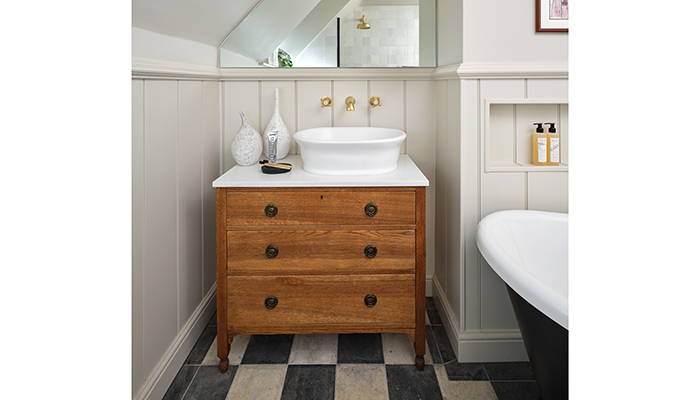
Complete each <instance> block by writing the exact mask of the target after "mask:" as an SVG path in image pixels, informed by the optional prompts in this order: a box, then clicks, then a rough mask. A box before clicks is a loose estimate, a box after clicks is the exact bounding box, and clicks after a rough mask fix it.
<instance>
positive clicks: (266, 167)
mask: <svg viewBox="0 0 700 400" xmlns="http://www.w3.org/2000/svg"><path fill="white" fill-rule="evenodd" d="M260 164H262V166H261V167H260V170H261V171H262V173H263V174H284V173H285V172H289V171H291V170H292V168H294V166H293V165H292V164H289V163H271V162H269V161H267V160H262V161H260Z"/></svg>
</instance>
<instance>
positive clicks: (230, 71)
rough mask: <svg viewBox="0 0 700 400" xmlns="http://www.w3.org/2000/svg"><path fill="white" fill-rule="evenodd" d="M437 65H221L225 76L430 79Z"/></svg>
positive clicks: (226, 78)
mask: <svg viewBox="0 0 700 400" xmlns="http://www.w3.org/2000/svg"><path fill="white" fill-rule="evenodd" d="M433 70H434V68H221V69H220V71H221V78H222V80H239V79H247V80H260V81H265V80H299V81H304V80H313V81H317V80H373V79H376V80H383V81H391V80H394V81H404V80H431V79H432V77H431V75H432V73H433Z"/></svg>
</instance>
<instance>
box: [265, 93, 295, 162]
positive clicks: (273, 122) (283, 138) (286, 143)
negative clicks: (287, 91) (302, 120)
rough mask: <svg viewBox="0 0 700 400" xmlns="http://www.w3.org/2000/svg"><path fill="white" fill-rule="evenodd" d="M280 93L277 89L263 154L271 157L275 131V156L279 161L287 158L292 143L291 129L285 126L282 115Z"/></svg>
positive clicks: (266, 129) (266, 131)
mask: <svg viewBox="0 0 700 400" xmlns="http://www.w3.org/2000/svg"><path fill="white" fill-rule="evenodd" d="M279 93H280V91H279V89H278V88H275V111H274V112H273V113H272V118H270V122H269V123H268V124H267V128H265V133H264V134H263V153H264V154H265V155H266V156H268V157H269V154H270V134H271V133H272V132H273V131H275V132H277V148H276V154H275V155H276V159H277V160H281V159H283V158H285V157H287V154H288V153H289V147H290V145H291V142H292V138H291V136H290V135H289V129H287V125H285V124H284V121H282V116H281V115H280V102H279Z"/></svg>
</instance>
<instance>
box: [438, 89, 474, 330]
mask: <svg viewBox="0 0 700 400" xmlns="http://www.w3.org/2000/svg"><path fill="white" fill-rule="evenodd" d="M461 86H462V94H461V96H460V104H461V109H462V114H461V125H462V134H461V136H462V142H461V148H460V150H459V151H460V163H461V171H460V175H461V176H460V182H459V187H460V208H459V210H460V219H461V226H462V230H461V233H462V243H461V244H462V248H461V249H460V250H461V251H460V252H461V254H463V257H464V260H463V264H462V265H460V272H461V274H462V276H461V277H460V279H459V280H460V284H461V288H462V289H461V291H462V296H463V299H462V304H461V306H460V307H461V308H462V310H461V313H460V314H459V315H460V316H459V318H460V327H461V329H462V330H468V329H478V312H479V301H478V300H479V287H478V285H479V280H478V268H479V266H478V262H477V260H478V258H477V255H478V254H479V250H478V249H477V248H476V229H475V227H476V224H477V223H479V220H480V218H479V217H480V216H479V206H478V204H479V166H480V160H481V157H480V151H481V148H480V140H479V134H478V132H479V120H480V118H479V112H480V110H481V109H482V106H480V105H479V104H480V103H481V102H480V99H479V83H478V81H475V80H463V81H462V82H461ZM438 162H439V161H438ZM465 227H474V228H471V229H465ZM453 268H454V267H453Z"/></svg>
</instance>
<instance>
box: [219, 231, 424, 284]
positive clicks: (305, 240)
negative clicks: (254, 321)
mask: <svg viewBox="0 0 700 400" xmlns="http://www.w3.org/2000/svg"><path fill="white" fill-rule="evenodd" d="M415 243H416V233H415V231H414V230H371V231H360V230H358V231H353V230H344V231H228V232H227V246H228V249H227V250H228V271H229V273H230V274H233V275H269V274H274V275H294V274H301V275H307V274H339V273H342V274H366V273H373V274H404V273H405V274H413V273H415V265H416V262H415Z"/></svg>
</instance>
